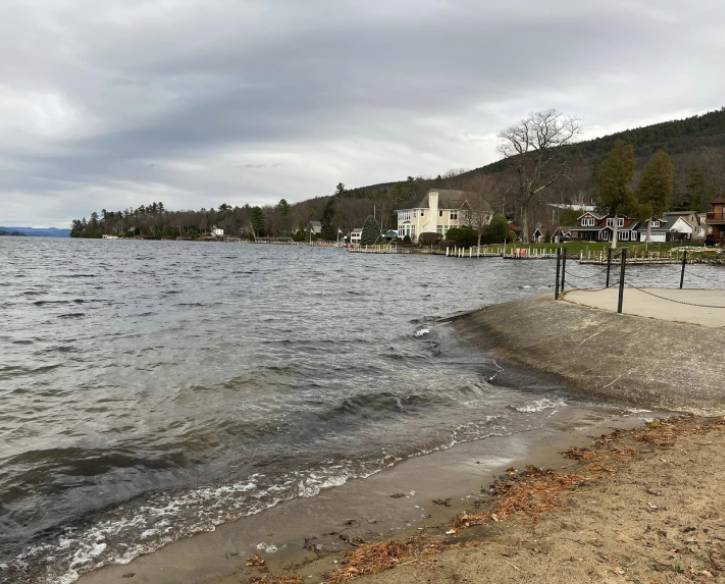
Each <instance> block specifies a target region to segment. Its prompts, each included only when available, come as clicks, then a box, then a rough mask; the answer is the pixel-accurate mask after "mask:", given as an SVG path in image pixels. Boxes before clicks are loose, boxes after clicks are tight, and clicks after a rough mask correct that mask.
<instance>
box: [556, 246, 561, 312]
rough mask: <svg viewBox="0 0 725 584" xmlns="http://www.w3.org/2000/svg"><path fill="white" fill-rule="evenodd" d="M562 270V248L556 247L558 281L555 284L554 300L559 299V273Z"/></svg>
mask: <svg viewBox="0 0 725 584" xmlns="http://www.w3.org/2000/svg"><path fill="white" fill-rule="evenodd" d="M560 272H561V248H560V247H557V248H556V283H555V284H554V300H559V273H560Z"/></svg>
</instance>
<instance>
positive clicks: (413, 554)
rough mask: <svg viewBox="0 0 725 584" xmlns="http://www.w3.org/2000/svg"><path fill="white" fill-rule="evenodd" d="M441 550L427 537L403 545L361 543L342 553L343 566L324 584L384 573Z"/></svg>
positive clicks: (414, 538) (392, 542)
mask: <svg viewBox="0 0 725 584" xmlns="http://www.w3.org/2000/svg"><path fill="white" fill-rule="evenodd" d="M441 548H442V545H441V543H440V541H438V540H437V539H433V538H427V537H413V538H410V539H407V540H405V541H402V542H401V541H388V542H384V543H369V544H364V545H361V546H359V547H358V548H356V549H354V550H352V551H350V552H348V553H347V554H345V557H344V558H343V560H342V562H341V563H342V567H341V568H340V569H338V570H336V571H335V572H333V573H332V574H330V575H329V576H328V577H327V578H326V579H325V584H339V583H341V582H346V581H348V580H352V579H353V578H357V577H359V576H368V575H371V574H377V573H379V572H384V571H385V570H390V569H391V568H394V567H395V566H397V565H400V564H401V563H404V562H406V561H415V560H416V559H418V558H420V557H422V556H424V555H427V554H431V553H434V552H436V551H439V550H440V549H441Z"/></svg>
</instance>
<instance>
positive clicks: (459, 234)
mask: <svg viewBox="0 0 725 584" xmlns="http://www.w3.org/2000/svg"><path fill="white" fill-rule="evenodd" d="M446 238H447V239H449V240H451V241H452V242H453V245H456V246H458V247H473V246H474V245H476V244H477V243H478V233H477V232H476V231H475V230H474V229H471V228H470V227H454V228H453V229H449V230H448V233H446Z"/></svg>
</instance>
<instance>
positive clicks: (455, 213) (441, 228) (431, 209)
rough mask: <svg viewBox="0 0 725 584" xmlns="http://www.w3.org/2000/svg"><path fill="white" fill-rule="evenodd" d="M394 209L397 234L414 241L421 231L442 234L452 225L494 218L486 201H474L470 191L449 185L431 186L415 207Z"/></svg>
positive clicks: (474, 198) (480, 221)
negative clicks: (451, 187) (433, 187)
mask: <svg viewBox="0 0 725 584" xmlns="http://www.w3.org/2000/svg"><path fill="white" fill-rule="evenodd" d="M470 201H473V202H474V203H473V204H471V202H470ZM396 213H397V214H398V229H397V231H398V237H400V238H405V237H406V236H408V237H410V239H412V240H413V241H418V238H419V237H420V235H421V233H438V234H440V235H441V236H442V237H445V236H446V233H447V232H448V230H449V229H452V228H454V227H461V226H465V225H470V226H472V227H477V226H479V225H487V224H488V223H490V222H491V219H492V218H493V210H492V209H491V206H490V205H489V204H488V203H487V202H485V201H481V202H476V197H475V195H473V194H472V193H467V192H466V191H457V190H452V189H431V190H430V191H428V194H426V195H425V196H424V197H423V198H422V199H421V200H420V201H419V202H418V204H417V205H416V206H415V207H413V208H410V209H398V210H397V211H396Z"/></svg>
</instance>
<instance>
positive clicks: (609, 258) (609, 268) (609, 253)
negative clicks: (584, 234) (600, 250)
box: [605, 247, 612, 288]
mask: <svg viewBox="0 0 725 584" xmlns="http://www.w3.org/2000/svg"><path fill="white" fill-rule="evenodd" d="M611 271H612V248H611V247H610V248H609V249H608V250H607V285H606V286H605V288H609V274H610V273H611Z"/></svg>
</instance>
